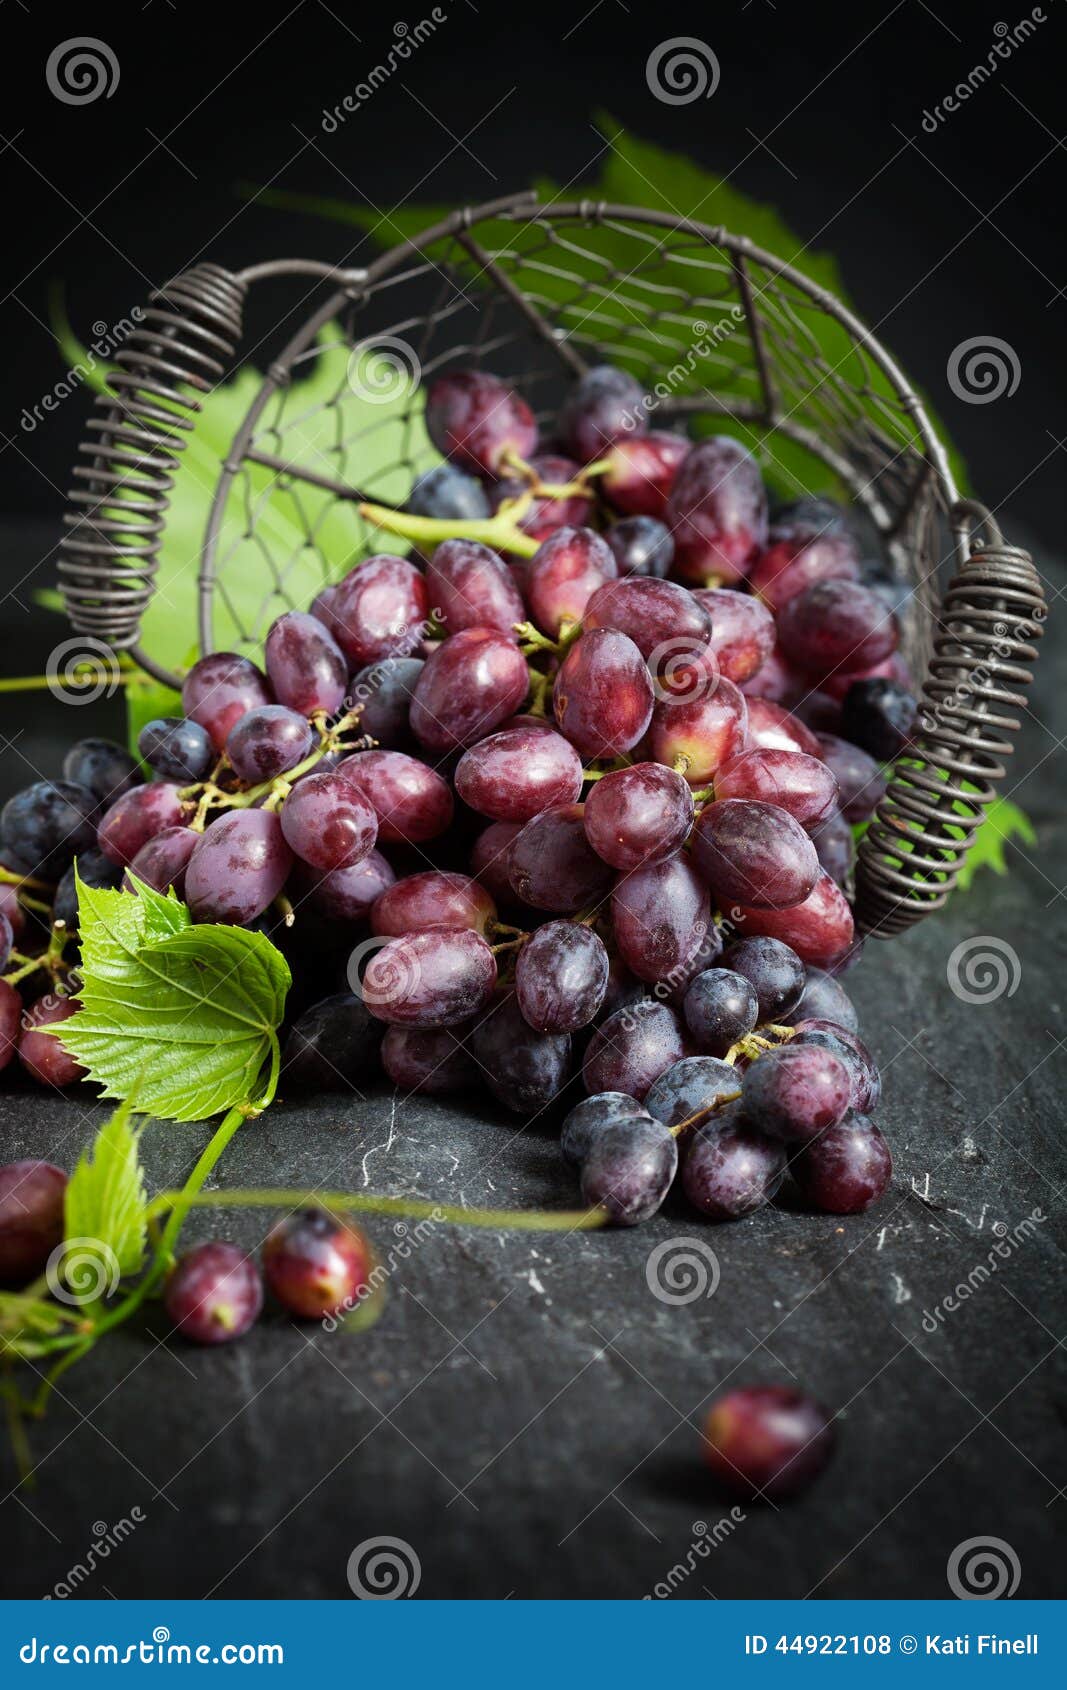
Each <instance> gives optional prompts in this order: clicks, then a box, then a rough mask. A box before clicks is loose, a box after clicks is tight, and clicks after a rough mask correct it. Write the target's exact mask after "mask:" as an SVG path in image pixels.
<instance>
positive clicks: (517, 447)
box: [426, 370, 537, 477]
mask: <svg viewBox="0 0 1067 1690" xmlns="http://www.w3.org/2000/svg"><path fill="white" fill-rule="evenodd" d="M426 432H427V434H428V435H429V436H430V439H431V440H432V441H433V443H434V445H435V446H436V447H437V450H438V451H439V452H441V453H442V454H443V455H444V456H445V457H446V458H448V459H450V460H451V462H452V463H454V464H458V465H460V467H461V468H463V469H467V470H473V471H474V473H475V474H476V475H480V476H485V477H492V476H496V475H498V474H499V473H500V472H501V470H506V469H507V468H508V458H509V457H510V456H515V457H519V458H523V459H526V458H529V457H530V455H531V453H533V452H535V451H536V450H537V422H536V420H535V418H534V414H533V412H532V411H531V409H530V407H529V405H527V403H526V401H525V399H523V398H522V397H521V396H520V395H519V394H518V393H516V392H515V390H514V388H511V387H507V386H506V385H505V383H504V382H502V381H500V380H499V379H498V378H497V377H496V376H492V375H489V374H488V372H487V371H485V370H453V371H451V372H450V373H449V374H447V375H442V376H438V377H437V379H436V380H435V381H434V382H433V383H432V384H431V386H430V390H429V392H428V393H427V395H426Z"/></svg>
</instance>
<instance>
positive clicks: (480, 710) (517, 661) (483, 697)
mask: <svg viewBox="0 0 1067 1690" xmlns="http://www.w3.org/2000/svg"><path fill="white" fill-rule="evenodd" d="M529 687H530V674H529V670H528V669H527V667H526V659H525V658H524V657H523V655H522V653H521V652H520V650H519V648H518V646H517V645H516V644H515V643H514V641H513V640H511V639H509V638H508V636H507V635H506V634H502V633H500V632H499V631H498V630H497V629H494V628H464V629H462V630H461V632H460V633H458V634H453V635H451V637H450V638H449V639H447V640H445V642H444V644H443V645H440V646H438V647H437V650H436V651H435V652H434V654H433V656H432V657H431V658H429V659H428V660H427V662H426V664H425V665H424V667H423V671H422V674H421V675H420V676H419V678H418V680H417V681H416V683H415V693H414V697H413V698H412V701H411V727H412V731H413V732H414V734H415V737H416V739H418V740H419V742H420V743H421V744H422V745H424V746H426V747H427V749H428V750H430V751H434V752H437V753H441V752H445V751H455V750H457V749H458V748H459V747H461V746H467V745H473V744H475V743H476V742H477V741H478V740H479V739H484V737H485V735H486V734H490V733H492V731H493V729H494V728H495V727H498V726H499V724H500V723H501V722H502V721H504V719H505V718H506V717H507V716H510V715H511V713H512V711H513V710H515V709H516V708H517V707H518V706H519V705H520V704H521V703H522V701H523V699H524V698H525V697H526V694H527V692H528V691H529Z"/></svg>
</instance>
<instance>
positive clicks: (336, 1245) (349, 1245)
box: [263, 1209, 373, 1320]
mask: <svg viewBox="0 0 1067 1690" xmlns="http://www.w3.org/2000/svg"><path fill="white" fill-rule="evenodd" d="M372 1266H373V1257H372V1255H371V1250H370V1246H369V1244H368V1243H367V1240H366V1239H365V1238H364V1236H363V1234H362V1233H361V1232H360V1231H358V1229H357V1228H356V1227H354V1226H350V1225H349V1224H348V1223H347V1222H346V1221H343V1220H341V1219H340V1217H339V1216H337V1215H331V1214H328V1213H327V1212H326V1210H325V1209H304V1210H302V1211H301V1212H300V1213H298V1214H295V1215H287V1216H286V1217H285V1219H284V1220H281V1221H279V1222H278V1224H277V1226H275V1227H272V1229H271V1231H270V1232H269V1233H268V1234H267V1238H266V1240H265V1242H264V1245H263V1275H264V1278H265V1279H266V1281H267V1285H268V1286H269V1288H270V1290H271V1291H272V1292H273V1294H274V1295H275V1297H277V1299H278V1301H279V1303H281V1304H282V1306H283V1308H286V1309H288V1310H289V1312H290V1313H291V1314H295V1315H298V1316H300V1317H301V1318H302V1319H304V1320H321V1319H322V1318H323V1317H324V1316H325V1315H337V1314H342V1313H343V1312H345V1311H346V1310H351V1309H352V1308H354V1307H355V1305H356V1303H357V1302H358V1300H359V1297H360V1293H361V1292H362V1291H363V1290H364V1287H365V1286H366V1285H367V1284H368V1281H369V1279H370V1273H371V1268H372Z"/></svg>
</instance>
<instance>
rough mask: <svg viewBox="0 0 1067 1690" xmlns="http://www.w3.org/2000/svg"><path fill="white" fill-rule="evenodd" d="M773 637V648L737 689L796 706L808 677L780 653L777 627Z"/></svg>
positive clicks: (800, 700) (752, 697)
mask: <svg viewBox="0 0 1067 1690" xmlns="http://www.w3.org/2000/svg"><path fill="white" fill-rule="evenodd" d="M774 638H775V645H774V650H773V651H772V652H771V654H770V656H769V657H768V658H766V659H765V660H764V662H763V663H761V664H760V667H759V669H758V670H757V671H756V673H755V674H754V675H751V676H750V677H749V679H748V680H747V681H742V683H741V691H742V692H743V693H744V695H745V697H746V698H750V699H756V698H766V699H770V700H772V701H773V702H774V703H775V704H780V705H784V706H786V707H787V708H793V707H794V706H796V707H797V708H799V706H800V705H801V704H802V703H803V702H804V699H805V697H806V696H807V693H808V689H809V688H810V686H811V680H810V678H809V677H808V676H806V675H804V674H803V672H802V671H801V670H800V669H798V668H797V667H796V666H795V664H792V663H790V662H789V661H788V659H787V658H786V657H784V656H783V654H782V648H781V646H780V645H779V644H778V630H777V628H776V629H775V635H774Z"/></svg>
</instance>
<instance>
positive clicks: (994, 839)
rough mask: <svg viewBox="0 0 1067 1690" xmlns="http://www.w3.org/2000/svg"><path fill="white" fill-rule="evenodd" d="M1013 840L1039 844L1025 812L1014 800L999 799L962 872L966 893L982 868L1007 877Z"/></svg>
mask: <svg viewBox="0 0 1067 1690" xmlns="http://www.w3.org/2000/svg"><path fill="white" fill-rule="evenodd" d="M1013 839H1022V840H1023V841H1024V842H1025V844H1027V845H1036V844H1037V832H1036V829H1035V828H1034V824H1033V822H1032V821H1031V820H1030V817H1029V816H1028V815H1027V814H1026V812H1025V810H1020V808H1019V806H1018V804H1013V803H1012V801H1011V799H1010V798H995V799H994V800H993V802H992V804H990V806H989V808H988V810H987V811H986V813H985V816H984V817H983V819H982V825H981V827H979V829H978V831H977V832H976V834H975V836H974V839H973V840H972V842H971V848H970V851H969V852H968V853H967V861H966V862H965V863H964V865H963V867H962V868H961V870H960V874H959V879H958V880H957V882H956V885H957V887H958V888H959V889H960V890H961V891H963V892H965V891H966V890H967V888H968V887H969V886H970V884H971V882H972V881H973V879H974V877H975V875H976V874H977V873H978V870H979V869H980V868H991V869H992V870H993V873H994V874H1007V872H1008V863H1007V858H1006V856H1005V852H1004V847H1005V845H1008V844H1010V843H1011V841H1012V840H1013Z"/></svg>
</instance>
